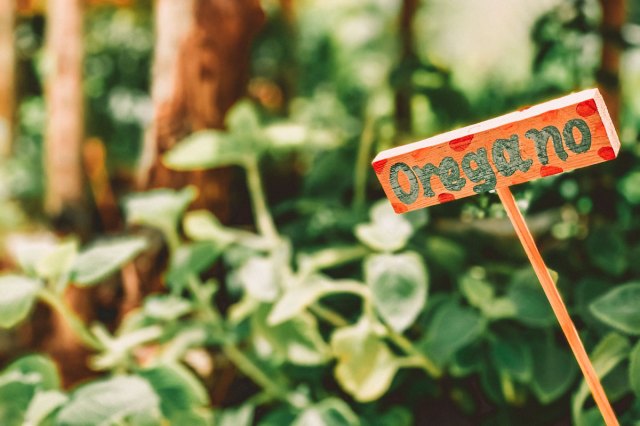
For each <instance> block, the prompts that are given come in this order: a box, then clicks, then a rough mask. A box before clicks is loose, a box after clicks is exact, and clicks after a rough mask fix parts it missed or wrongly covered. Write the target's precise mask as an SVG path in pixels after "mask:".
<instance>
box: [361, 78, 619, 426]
mask: <svg viewBox="0 0 640 426" xmlns="http://www.w3.org/2000/svg"><path fill="white" fill-rule="evenodd" d="M619 149H620V141H619V140H618V136H617V134H616V131H615V128H614V126H613V123H612V122H611V118H610V117H609V113H608V112H607V107H606V105H605V104H604V101H603V100H602V96H601V95H600V92H598V90H597V89H591V90H585V91H582V92H579V93H575V94H572V95H569V96H565V97H563V98H560V99H556V100H553V101H550V102H545V103H543V104H540V105H536V106H533V107H530V108H526V109H523V110H520V111H517V112H513V113H511V114H507V115H504V116H502V117H498V118H494V119H492V120H488V121H484V122H482V123H478V124H474V125H472V126H468V127H465V128H462V129H458V130H454V131H452V132H448V133H443V134H441V135H438V136H434V137H432V138H429V139H425V140H423V141H419V142H415V143H411V144H408V145H404V146H400V147H397V148H393V149H389V150H386V151H383V152H381V153H379V154H378V155H377V156H376V158H375V159H374V160H373V163H372V165H373V169H374V170H375V173H376V175H377V176H378V179H379V180H380V183H381V184H382V187H383V188H384V191H385V193H386V195H387V198H389V201H390V202H391V205H392V206H393V209H394V210H395V211H396V213H405V212H408V211H411V210H415V209H420V208H424V207H428V206H431V205H434V204H441V203H446V202H449V201H453V200H456V199H458V198H463V197H467V196H470V195H475V194H479V193H481V192H486V191H491V190H495V191H496V192H497V193H498V196H499V197H500V201H501V202H502V204H503V205H504V208H505V210H506V211H507V215H508V216H509V218H510V219H511V222H512V224H513V226H514V228H515V230H516V234H517V235H518V237H519V238H520V242H521V243H522V246H523V247H524V250H525V252H526V254H527V256H528V257H529V260H530V262H531V264H532V266H533V269H534V270H535V273H536V275H537V277H538V279H539V280H540V284H542V288H543V290H544V292H545V294H546V296H547V298H548V299H549V302H550V303H551V307H552V308H553V312H554V313H555V315H556V317H557V319H558V322H559V323H560V327H561V328H562V331H563V333H564V335H565V336H566V338H567V340H568V342H569V345H570V346H571V350H572V351H573V354H574V355H575V357H576V359H577V361H578V364H579V365H580V369H581V370H582V373H583V374H584V377H585V379H586V381H587V384H588V385H589V388H590V389H591V393H592V395H593V398H594V400H595V402H596V404H597V405H598V408H599V409H600V412H601V413H602V416H603V417H604V420H605V422H606V424H607V425H608V426H612V425H618V421H617V419H616V416H615V413H614V412H613V409H612V408H611V404H610V403H609V401H608V399H607V396H606V394H605V392H604V390H603V388H602V384H601V383H600V381H599V379H598V376H597V375H596V372H595V370H594V368H593V365H592V364H591V361H590V360H589V357H588V355H587V353H586V351H585V349H584V346H583V344H582V341H581V340H580V337H579V335H578V332H577V331H576V328H575V325H574V324H573V321H572V320H571V318H570V317H569V314H568V312H567V308H566V306H565V305H564V303H563V301H562V298H561V297H560V293H559V292H558V290H557V288H556V286H555V284H554V282H553V280H552V279H551V275H550V274H549V271H548V270H547V268H546V266H545V264H544V261H543V260H542V257H541V256H540V252H539V251H538V248H537V247H536V245H535V242H534V240H533V237H532V236H531V232H530V231H529V229H528V228H527V225H526V223H525V221H524V218H523V217H522V214H521V213H520V210H518V207H517V205H516V203H515V200H514V198H513V195H512V194H511V191H510V190H509V186H511V185H515V184H518V183H522V182H526V181H529V180H533V179H537V178H539V177H545V176H551V175H555V174H558V173H562V172H566V171H569V170H573V169H577V168H580V167H586V166H590V165H593V164H597V163H601V162H603V161H608V160H613V159H614V158H616V156H617V155H618V150H619Z"/></svg>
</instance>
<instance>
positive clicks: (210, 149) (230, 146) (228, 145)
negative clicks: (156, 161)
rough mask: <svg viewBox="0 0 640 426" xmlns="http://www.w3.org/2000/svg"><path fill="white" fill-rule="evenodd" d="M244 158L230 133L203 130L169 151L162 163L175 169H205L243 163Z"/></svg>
mask: <svg viewBox="0 0 640 426" xmlns="http://www.w3.org/2000/svg"><path fill="white" fill-rule="evenodd" d="M244 158H245V157H244V155H243V153H242V151H241V150H239V149H238V147H237V144H236V140H235V139H234V138H233V137H231V135H230V134H229V133H226V132H223V131H221V130H202V131H199V132H195V133H192V134H191V135H189V136H188V137H187V138H185V139H183V140H181V141H180V142H178V143H177V144H176V145H175V146H174V147H173V148H171V149H170V150H169V151H167V152H166V153H165V154H164V156H163V157H162V163H163V164H164V165H165V166H166V167H168V168H170V169H174V170H183V171H185V170H203V169H212V168H216V167H224V166H233V165H241V164H242V163H243V161H244Z"/></svg>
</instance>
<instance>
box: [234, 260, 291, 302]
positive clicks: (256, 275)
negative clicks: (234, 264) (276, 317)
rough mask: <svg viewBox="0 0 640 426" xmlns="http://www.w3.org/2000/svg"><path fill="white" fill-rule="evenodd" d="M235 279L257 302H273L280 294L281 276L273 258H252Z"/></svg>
mask: <svg viewBox="0 0 640 426" xmlns="http://www.w3.org/2000/svg"><path fill="white" fill-rule="evenodd" d="M235 278H236V279H237V280H238V282H239V283H240V284H241V285H242V287H243V288H244V290H245V291H246V292H247V294H249V295H250V296H251V297H253V298H254V299H256V300H259V301H261V302H272V301H274V300H276V298H277V297H278V294H279V293H280V284H279V281H280V280H279V274H278V268H277V266H276V264H275V261H274V259H273V258H271V257H262V256H254V257H250V258H249V260H248V261H247V262H245V263H244V264H243V265H242V266H241V267H240V268H239V269H238V270H237V271H236V272H235Z"/></svg>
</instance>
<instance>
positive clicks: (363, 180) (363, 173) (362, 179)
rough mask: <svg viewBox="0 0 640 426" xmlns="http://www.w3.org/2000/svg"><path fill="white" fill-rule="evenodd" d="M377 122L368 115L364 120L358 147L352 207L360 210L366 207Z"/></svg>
mask: <svg viewBox="0 0 640 426" xmlns="http://www.w3.org/2000/svg"><path fill="white" fill-rule="evenodd" d="M374 124H375V121H374V120H373V118H371V116H369V115H367V116H366V117H365V119H364V127H363V129H362V136H361V137H360V144H359V146H358V157H357V158H356V169H355V174H354V179H353V202H352V204H351V207H352V208H353V209H354V210H360V209H362V208H363V207H364V203H365V198H366V190H367V171H368V170H369V155H370V153H371V146H372V145H373V141H374V140H375V137H374V136H375V132H374V127H375V126H374Z"/></svg>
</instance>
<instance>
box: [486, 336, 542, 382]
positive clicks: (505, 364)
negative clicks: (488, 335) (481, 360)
mask: <svg viewBox="0 0 640 426" xmlns="http://www.w3.org/2000/svg"><path fill="white" fill-rule="evenodd" d="M491 358H492V360H493V363H494V365H495V366H496V368H497V369H498V371H499V372H500V373H501V374H508V375H509V377H513V378H514V379H515V380H517V381H518V382H520V383H528V382H529V381H530V380H531V376H532V374H533V359H532V356H531V351H530V350H529V347H528V346H527V345H525V344H523V343H522V342H521V341H520V340H518V339H505V338H499V337H496V338H495V339H493V340H491Z"/></svg>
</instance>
